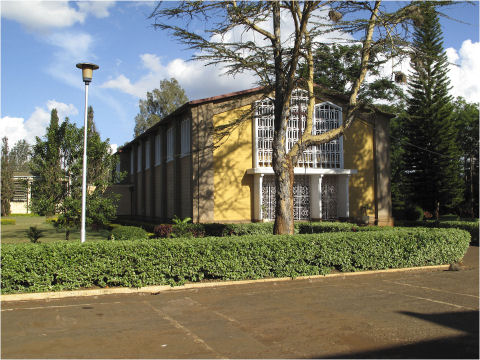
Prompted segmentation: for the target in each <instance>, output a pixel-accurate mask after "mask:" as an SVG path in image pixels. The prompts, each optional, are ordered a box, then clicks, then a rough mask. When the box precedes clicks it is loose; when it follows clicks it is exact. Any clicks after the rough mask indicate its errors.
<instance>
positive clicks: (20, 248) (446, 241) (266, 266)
mask: <svg viewBox="0 0 480 360" xmlns="http://www.w3.org/2000/svg"><path fill="white" fill-rule="evenodd" d="M469 241H470V236H469V234H468V233H467V232H466V231H463V230H459V229H426V228H419V229H415V228H404V229H397V230H396V231H364V232H337V233H323V234H305V235H291V236H288V235H281V236H274V235H246V236H231V237H223V238H219V237H206V238H198V239H181V238H179V239H164V240H162V241H158V240H153V239H152V240H143V241H98V242H87V243H85V244H80V243H72V242H70V243H69V242H55V243H46V244H39V245H33V244H15V245H14V244H6V245H3V246H2V252H1V272H2V278H1V289H2V292H3V293H15V292H17V293H18V292H35V291H51V290H70V289H78V288H88V287H92V286H99V287H105V286H109V287H113V286H129V287H141V286H148V285H162V284H170V285H179V284H183V283H185V282H187V281H192V282H195V281H200V280H202V279H218V280H241V279H260V278H267V277H297V276H303V275H318V274H327V273H328V272H329V271H331V269H334V268H336V269H339V270H340V271H360V270H375V269H386V268H398V267H413V266H424V265H436V264H449V263H452V262H455V261H459V260H460V259H462V258H463V255H464V254H465V252H466V250H467V248H468V244H469Z"/></svg>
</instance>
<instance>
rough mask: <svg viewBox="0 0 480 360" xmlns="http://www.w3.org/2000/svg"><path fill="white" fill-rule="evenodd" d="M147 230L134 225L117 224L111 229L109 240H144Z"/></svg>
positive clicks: (146, 236)
mask: <svg viewBox="0 0 480 360" xmlns="http://www.w3.org/2000/svg"><path fill="white" fill-rule="evenodd" d="M147 238H148V235H147V232H146V231H145V230H143V229H142V228H140V227H136V226H118V227H115V228H114V229H113V230H112V233H111V235H110V239H111V240H145V239H147Z"/></svg>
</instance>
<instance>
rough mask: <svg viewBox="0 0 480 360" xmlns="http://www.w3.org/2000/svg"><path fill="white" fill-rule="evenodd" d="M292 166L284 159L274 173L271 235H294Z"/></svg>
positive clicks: (288, 160)
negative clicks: (273, 221)
mask: <svg viewBox="0 0 480 360" xmlns="http://www.w3.org/2000/svg"><path fill="white" fill-rule="evenodd" d="M293 181H294V174H293V165H292V162H291V160H290V159H288V158H286V159H285V161H284V162H283V166H280V167H279V171H275V187H276V192H275V224H274V226H273V233H274V234H276V235H281V234H290V235H293V233H294V226H293V225H294V219H293Z"/></svg>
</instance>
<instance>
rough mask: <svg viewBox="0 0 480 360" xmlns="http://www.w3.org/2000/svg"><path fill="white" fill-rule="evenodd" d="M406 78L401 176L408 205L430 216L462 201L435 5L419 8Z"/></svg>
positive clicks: (431, 3)
mask: <svg viewBox="0 0 480 360" xmlns="http://www.w3.org/2000/svg"><path fill="white" fill-rule="evenodd" d="M418 6H419V8H420V10H421V15H422V21H419V22H418V25H416V27H415V32H414V38H413V52H412V55H411V59H412V61H411V66H412V69H413V71H412V75H411V76H410V77H409V84H408V94H409V98H408V102H407V116H406V118H405V121H404V124H403V131H404V135H405V139H406V140H407V141H408V144H405V151H404V154H403V158H404V166H405V167H404V169H403V171H404V175H405V183H406V184H405V191H406V194H408V199H407V201H408V203H410V204H418V205H419V206H421V207H422V208H423V209H425V210H427V211H429V212H430V213H432V214H433V213H435V210H436V208H437V204H439V205H440V212H441V213H442V212H448V211H452V210H454V209H455V208H456V207H457V205H458V204H459V203H460V202H461V200H462V195H463V183H462V181H461V177H460V173H461V171H460V161H459V159H460V153H459V149H458V145H457V142H456V140H457V134H456V129H455V123H454V119H453V106H452V98H451V96H450V95H449V87H450V85H449V80H448V60H447V56H446V53H445V51H444V49H443V42H442V31H441V28H440V23H439V19H438V14H437V12H436V10H435V6H436V4H434V2H421V3H419V5H418Z"/></svg>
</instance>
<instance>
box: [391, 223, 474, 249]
mask: <svg viewBox="0 0 480 360" xmlns="http://www.w3.org/2000/svg"><path fill="white" fill-rule="evenodd" d="M398 223H399V225H401V226H408V227H426V228H438V229H452V228H453V229H462V230H465V231H468V232H469V233H470V236H471V242H472V244H478V232H479V222H478V220H476V221H435V220H428V221H401V222H398Z"/></svg>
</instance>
